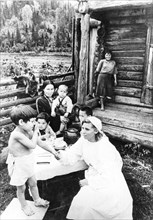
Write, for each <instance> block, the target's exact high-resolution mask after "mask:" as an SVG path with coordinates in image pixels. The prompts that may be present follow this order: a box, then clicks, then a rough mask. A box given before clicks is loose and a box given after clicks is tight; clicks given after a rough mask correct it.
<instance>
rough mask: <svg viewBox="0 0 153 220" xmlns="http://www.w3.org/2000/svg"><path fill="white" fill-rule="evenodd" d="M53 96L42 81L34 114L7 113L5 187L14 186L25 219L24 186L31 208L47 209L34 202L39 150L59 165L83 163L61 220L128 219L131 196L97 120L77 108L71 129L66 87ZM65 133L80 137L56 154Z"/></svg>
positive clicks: (115, 153)
mask: <svg viewBox="0 0 153 220" xmlns="http://www.w3.org/2000/svg"><path fill="white" fill-rule="evenodd" d="M54 91H55V86H54V84H53V82H51V81H50V80H46V81H44V83H43V85H42V94H41V96H40V97H39V98H38V99H37V100H36V110H37V111H36V110H34V109H33V108H32V107H30V106H26V105H21V106H16V107H14V108H13V109H12V110H11V113H10V117H11V119H12V122H13V123H14V124H15V125H16V128H15V129H14V131H13V132H12V133H11V135H10V139H9V143H8V146H9V155H8V159H7V163H8V172H9V175H10V184H11V185H14V186H16V187H17V197H18V199H19V201H20V204H21V208H22V210H23V211H24V213H25V214H26V215H28V216H30V215H33V214H34V211H33V210H32V209H31V207H29V205H28V204H27V202H26V199H25V184H26V183H28V185H29V188H30V191H31V195H32V197H33V200H34V204H35V205H36V206H43V207H46V206H49V202H48V201H46V200H44V199H42V198H40V196H39V192H38V188H37V181H36V178H35V171H34V159H33V149H34V148H35V147H36V145H39V146H40V147H41V148H43V149H45V150H47V151H49V152H50V153H51V154H53V155H54V156H55V158H56V159H57V160H58V161H59V162H60V163H61V164H63V165H65V164H66V165H67V166H68V165H72V164H75V163H76V162H77V161H81V160H84V162H85V163H86V164H87V167H88V168H87V170H85V173H84V179H83V180H80V181H79V185H80V190H79V191H78V193H77V195H76V196H75V197H74V198H73V200H72V203H71V206H70V208H69V211H68V213H67V217H66V218H67V219H84V220H85V219H86V220H87V219H88V220H89V219H92V220H94V219H97V220H98V219H105V220H106V219H116V220H119V219H120V220H131V219H132V207H133V205H132V197H131V194H130V191H129V189H128V186H127V183H126V181H125V179H124V176H123V173H122V165H123V163H122V159H121V156H120V154H119V152H118V151H117V150H116V148H115V146H114V145H113V144H112V143H111V142H110V141H109V139H108V137H107V136H106V135H105V133H104V132H103V128H102V122H101V120H100V119H98V118H97V117H95V116H93V112H92V109H91V108H90V107H88V106H79V109H78V118H79V120H78V121H77V126H76V124H75V123H74V124H73V120H72V118H73V119H74V115H73V114H72V113H73V109H74V106H73V104H72V100H71V98H70V97H69V96H68V87H67V86H66V85H63V84H62V85H60V86H59V88H58V90H57V92H58V95H57V97H54ZM75 107H76V106H75ZM77 107H78V106H77ZM68 128H75V129H77V131H78V132H79V133H80V136H79V137H78V140H77V141H76V142H75V143H73V144H72V145H71V146H70V147H69V148H67V149H66V150H58V151H56V150H55V148H54V140H56V138H57V137H58V136H60V135H64V131H66V130H67V129H68ZM50 205H51V204H50Z"/></svg>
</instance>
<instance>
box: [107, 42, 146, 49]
mask: <svg viewBox="0 0 153 220" xmlns="http://www.w3.org/2000/svg"><path fill="white" fill-rule="evenodd" d="M105 45H106V47H108V49H109V50H111V51H112V50H114V51H117V50H118V51H120V50H121V51H123V50H126V51H129V50H132V51H133V50H145V48H146V46H145V44H144V43H136V42H135V43H134V42H130V41H129V42H127V43H126V44H125V43H124V44H116V43H115V44H112V43H111V44H110V43H107V42H106V44H105Z"/></svg>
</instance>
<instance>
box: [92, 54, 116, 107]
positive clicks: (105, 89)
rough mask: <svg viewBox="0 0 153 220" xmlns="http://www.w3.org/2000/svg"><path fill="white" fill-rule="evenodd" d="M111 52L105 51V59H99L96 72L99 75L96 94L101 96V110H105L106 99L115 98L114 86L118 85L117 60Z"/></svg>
mask: <svg viewBox="0 0 153 220" xmlns="http://www.w3.org/2000/svg"><path fill="white" fill-rule="evenodd" d="M111 57H112V55H111V52H110V51H108V50H107V51H106V52H105V59H102V60H100V61H99V63H98V66H97V68H96V71H95V74H96V75H98V78H97V87H96V96H97V97H99V98H100V105H101V110H102V111H103V110H104V100H105V99H106V98H107V99H109V100H111V99H112V98H113V86H114V85H115V86H116V85H117V77H116V75H117V68H116V62H115V61H114V60H111Z"/></svg>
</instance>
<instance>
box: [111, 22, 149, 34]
mask: <svg viewBox="0 0 153 220" xmlns="http://www.w3.org/2000/svg"><path fill="white" fill-rule="evenodd" d="M107 31H108V33H116V32H121V33H124V31H126V32H134V33H136V32H142V31H144V32H146V31H147V26H146V25H144V24H133V25H126V26H114V27H113V26H108V27H107Z"/></svg>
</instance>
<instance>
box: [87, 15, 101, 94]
mask: <svg viewBox="0 0 153 220" xmlns="http://www.w3.org/2000/svg"><path fill="white" fill-rule="evenodd" d="M100 25H101V21H98V20H95V19H90V48H89V51H90V52H89V54H90V56H89V94H91V95H93V93H94V90H93V85H94V71H95V69H94V66H95V65H94V61H95V53H96V46H97V30H98V28H99V27H100Z"/></svg>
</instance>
